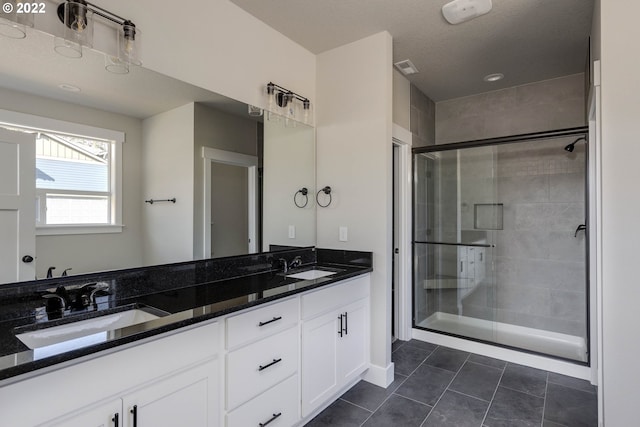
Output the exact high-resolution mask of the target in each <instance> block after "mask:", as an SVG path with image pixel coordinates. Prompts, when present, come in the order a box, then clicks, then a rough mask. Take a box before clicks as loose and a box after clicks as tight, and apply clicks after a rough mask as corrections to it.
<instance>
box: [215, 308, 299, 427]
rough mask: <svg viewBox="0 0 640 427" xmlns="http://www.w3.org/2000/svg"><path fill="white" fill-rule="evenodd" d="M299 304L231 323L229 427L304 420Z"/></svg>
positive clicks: (260, 310)
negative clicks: (302, 417) (300, 365)
mask: <svg viewBox="0 0 640 427" xmlns="http://www.w3.org/2000/svg"><path fill="white" fill-rule="evenodd" d="M299 301H300V298H299V297H298V296H295V297H292V298H289V299H285V300H284V301H280V302H276V303H274V304H269V305H266V306H263V307H259V308H256V309H253V310H249V311H246V312H243V313H241V314H238V315H235V316H231V317H229V318H227V320H226V323H227V347H228V352H227V355H226V405H225V407H226V409H227V416H226V425H227V426H228V427H235V426H238V427H245V426H250V425H255V426H258V425H260V423H262V424H265V423H267V422H268V423H269V425H270V426H274V427H288V426H292V425H294V424H295V423H296V422H297V421H298V420H299V418H300V410H299V403H298V402H299V397H298V396H299V392H298V382H299V380H298V378H299V376H298V371H299V361H300V328H299V319H300V314H299V313H300V308H299V307H300V303H299Z"/></svg>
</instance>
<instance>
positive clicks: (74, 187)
mask: <svg viewBox="0 0 640 427" xmlns="http://www.w3.org/2000/svg"><path fill="white" fill-rule="evenodd" d="M112 145H113V143H111V142H107V141H98V140H92V139H88V138H78V137H71V136H66V135H57V134H53V133H43V132H39V133H38V135H37V137H36V206H37V209H36V225H38V226H43V225H80V224H101V225H107V224H111V223H112V220H111V204H112V198H111V180H110V175H111V173H110V172H111V163H112V162H111V157H112V155H111V153H112V151H113V149H112Z"/></svg>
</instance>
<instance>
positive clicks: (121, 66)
mask: <svg viewBox="0 0 640 427" xmlns="http://www.w3.org/2000/svg"><path fill="white" fill-rule="evenodd" d="M104 68H105V69H106V70H107V71H108V72H110V73H113V74H128V73H129V64H128V63H127V62H124V61H122V60H121V59H120V58H118V57H117V56H111V55H108V54H107V55H105V56H104Z"/></svg>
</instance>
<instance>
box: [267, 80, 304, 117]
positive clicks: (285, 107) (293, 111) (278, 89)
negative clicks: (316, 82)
mask: <svg viewBox="0 0 640 427" xmlns="http://www.w3.org/2000/svg"><path fill="white" fill-rule="evenodd" d="M265 94H266V96H267V108H266V110H267V111H269V112H272V113H277V114H280V115H281V116H284V117H285V119H293V120H297V121H299V122H302V123H305V124H309V125H310V124H312V120H313V114H312V109H311V107H312V106H311V101H309V99H308V98H305V97H304V96H302V95H298V94H297V93H295V92H292V91H290V90H289V89H285V88H283V87H282V86H278V85H277V84H275V83H272V82H269V83H267V86H266V88H265Z"/></svg>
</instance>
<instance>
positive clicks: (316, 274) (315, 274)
mask: <svg viewBox="0 0 640 427" xmlns="http://www.w3.org/2000/svg"><path fill="white" fill-rule="evenodd" d="M332 274H336V272H335V271H326V270H315V269H314V270H307V271H302V272H300V273H295V274H287V277H292V278H294V279H302V280H313V279H319V278H320V277H326V276H331V275H332Z"/></svg>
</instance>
